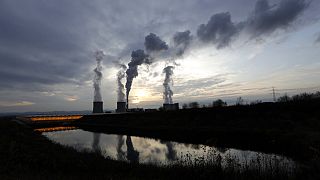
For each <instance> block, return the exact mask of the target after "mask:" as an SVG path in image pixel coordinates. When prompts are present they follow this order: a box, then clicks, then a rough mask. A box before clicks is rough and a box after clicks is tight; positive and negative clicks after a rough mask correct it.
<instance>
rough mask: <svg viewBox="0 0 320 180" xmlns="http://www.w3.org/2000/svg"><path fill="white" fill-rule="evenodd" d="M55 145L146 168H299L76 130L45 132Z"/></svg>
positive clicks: (255, 156)
mask: <svg viewBox="0 0 320 180" xmlns="http://www.w3.org/2000/svg"><path fill="white" fill-rule="evenodd" d="M42 134H43V135H44V136H46V137H47V138H48V139H50V140H51V141H54V142H57V143H60V144H62V145H65V146H71V147H73V148H75V149H76V150H78V151H90V152H97V153H101V154H102V155H103V156H104V157H106V158H110V159H114V160H120V161H128V162H137V163H144V164H150V163H151V164H156V165H171V164H180V165H184V166H189V165H206V164H209V165H212V164H214V165H219V166H220V165H221V167H223V168H230V167H232V168H240V169H241V168H242V169H243V168H259V169H265V170H268V169H269V168H271V169H274V168H280V169H282V170H283V169H285V170H286V171H293V170H294V169H295V168H296V164H295V163H294V161H292V160H291V159H289V158H286V157H283V156H279V155H274V154H265V153H261V152H255V151H244V150H238V149H232V148H228V149H226V148H218V147H212V146H206V145H196V144H185V143H178V142H171V141H162V140H159V139H150V138H143V137H135V136H126V135H114V134H103V133H94V132H89V131H84V130H81V129H73V130H66V131H53V132H43V133H42Z"/></svg>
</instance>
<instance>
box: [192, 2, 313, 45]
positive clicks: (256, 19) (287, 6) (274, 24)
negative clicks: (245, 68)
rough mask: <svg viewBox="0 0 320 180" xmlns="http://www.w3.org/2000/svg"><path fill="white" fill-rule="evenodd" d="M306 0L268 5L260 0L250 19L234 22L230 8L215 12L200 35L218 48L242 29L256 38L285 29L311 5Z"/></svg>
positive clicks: (227, 42) (200, 30)
mask: <svg viewBox="0 0 320 180" xmlns="http://www.w3.org/2000/svg"><path fill="white" fill-rule="evenodd" d="M308 4H309V3H307V2H306V0H282V1H280V3H279V4H278V5H272V6H270V5H269V1H268V0H258V1H257V2H256V4H255V8H254V10H253V12H252V13H251V14H250V16H249V17H248V19H247V20H245V21H242V22H239V23H234V22H232V21H231V15H230V13H229V12H223V13H218V14H214V15H212V16H211V18H210V20H209V21H208V23H207V24H201V25H200V26H199V27H198V30H197V37H198V39H199V40H200V41H201V42H204V43H213V44H215V45H216V48H217V49H221V48H224V47H226V46H228V45H230V43H231V42H232V40H234V39H236V36H237V35H238V34H239V33H240V32H241V31H243V30H246V32H247V33H249V36H251V37H253V38H255V37H258V36H261V35H263V34H270V33H273V32H274V31H276V30H277V29H285V28H287V27H289V26H290V25H291V23H292V22H293V21H294V20H295V19H297V17H298V16H299V15H300V14H301V13H302V12H303V11H304V10H305V9H306V8H307V7H308Z"/></svg>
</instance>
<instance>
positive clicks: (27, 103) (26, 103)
mask: <svg viewBox="0 0 320 180" xmlns="http://www.w3.org/2000/svg"><path fill="white" fill-rule="evenodd" d="M34 104H35V103H34V102H30V101H19V102H0V106H2V107H17V106H31V105H34Z"/></svg>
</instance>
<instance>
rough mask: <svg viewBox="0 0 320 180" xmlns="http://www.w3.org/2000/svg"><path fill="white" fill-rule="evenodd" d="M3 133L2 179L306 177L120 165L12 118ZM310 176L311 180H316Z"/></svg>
mask: <svg viewBox="0 0 320 180" xmlns="http://www.w3.org/2000/svg"><path fill="white" fill-rule="evenodd" d="M0 132H1V134H0V155H1V157H0V158H1V165H0V178H1V179H177V178H184V179H212V178H215V179H299V178H301V176H302V175H303V174H302V173H301V172H296V173H295V174H294V175H292V176H288V174H284V173H282V172H281V171H277V169H275V170H274V171H271V172H268V173H263V172H261V171H259V170H250V169H247V170H245V171H241V172H240V171H237V170H236V169H232V168H230V169H227V170H222V169H221V167H219V166H215V165H213V164H211V165H210V164H208V165H205V166H191V167H182V166H169V167H156V166H153V165H142V164H129V163H126V162H118V161H113V160H110V159H105V158H103V157H102V156H101V155H99V154H97V153H92V152H77V151H76V150H74V149H72V148H68V147H64V146H61V145H59V144H54V143H52V142H51V141H49V140H48V139H46V138H45V137H43V136H41V135H40V134H39V133H36V132H34V131H33V129H31V128H28V127H25V126H23V125H21V124H18V123H16V122H14V121H12V120H11V119H10V118H1V120H0ZM308 174H309V176H310V177H309V179H312V178H313V177H314V176H313V175H312V174H310V173H309V172H308ZM304 178H308V177H304Z"/></svg>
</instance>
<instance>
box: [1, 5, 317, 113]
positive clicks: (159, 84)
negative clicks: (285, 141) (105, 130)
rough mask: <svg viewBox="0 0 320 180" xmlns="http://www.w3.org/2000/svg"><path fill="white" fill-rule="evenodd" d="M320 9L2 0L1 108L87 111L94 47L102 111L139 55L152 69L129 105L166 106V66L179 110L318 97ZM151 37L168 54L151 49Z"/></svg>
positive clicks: (137, 81)
mask: <svg viewBox="0 0 320 180" xmlns="http://www.w3.org/2000/svg"><path fill="white" fill-rule="evenodd" d="M319 11H320V1H318V0H257V1H254V0H238V1H234V0H224V1H218V0H198V1H194V0H162V1H159V0H148V1H143V0H135V1H132V0H117V1H113V0H91V1H86V0H78V1H72V0H60V1H53V0H28V1H18V0H1V1H0V112H27V111H37V112H41V111H79V110H91V109H92V102H93V97H94V89H93V80H94V76H95V73H94V69H95V66H96V59H95V52H96V51H97V50H102V51H104V53H105V56H104V58H103V60H102V74H103V76H102V81H101V87H100V89H101V96H102V100H103V102H104V108H105V109H115V106H116V102H117V97H118V95H117V88H118V85H117V73H118V71H119V66H118V65H117V64H119V63H123V64H125V65H128V63H129V62H130V61H131V60H132V57H131V55H132V54H131V53H132V51H136V50H138V49H142V50H144V51H145V53H146V54H147V55H148V57H150V59H152V63H150V62H149V63H142V64H141V65H139V66H137V72H138V75H137V76H136V77H134V78H133V81H132V86H131V91H130V94H129V102H130V106H131V107H143V108H159V107H160V106H161V105H162V103H163V102H164V99H163V91H164V87H163V83H164V80H165V77H166V76H165V74H164V72H163V69H164V68H165V67H166V66H169V65H170V66H173V67H174V68H173V74H172V76H171V77H170V78H171V79H170V82H169V83H167V84H169V85H170V88H171V90H172V93H173V95H172V100H173V102H179V103H180V104H183V103H188V102H191V101H198V102H200V104H209V103H211V102H212V101H213V100H216V99H218V98H221V99H223V100H225V101H227V102H228V103H229V104H232V103H234V102H235V100H236V98H237V97H240V96H241V97H242V98H243V99H244V100H245V102H251V101H254V100H262V101H272V88H273V87H274V88H275V92H276V96H277V97H279V96H281V95H284V94H285V93H287V94H289V95H292V94H296V93H301V92H315V91H319V90H320V78H319V77H320V59H319V57H320V51H319V49H320V13H319ZM178 32H180V33H181V34H182V32H184V35H187V36H181V37H184V38H187V39H183V38H182V39H180V40H181V41H180V42H182V43H181V44H180V46H178V45H179V44H178V45H177V39H174V37H175V35H176V34H177V33H178ZM187 32H189V33H187ZM150 33H153V34H154V35H155V36H153V37H156V38H158V39H157V40H159V41H154V43H159V42H164V43H165V44H162V45H165V46H164V47H167V48H163V49H152V48H151V49H150V47H151V46H150V47H149V48H148V47H146V43H145V40H146V36H148V35H150ZM149 45H150V44H149ZM151 45H156V44H151ZM152 47H153V48H157V47H158V46H152ZM181 49H182V51H180V50H181ZM178 50H179V51H178ZM177 52H179V53H177ZM122 81H123V83H124V84H125V83H126V78H124V79H123V80H122Z"/></svg>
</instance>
